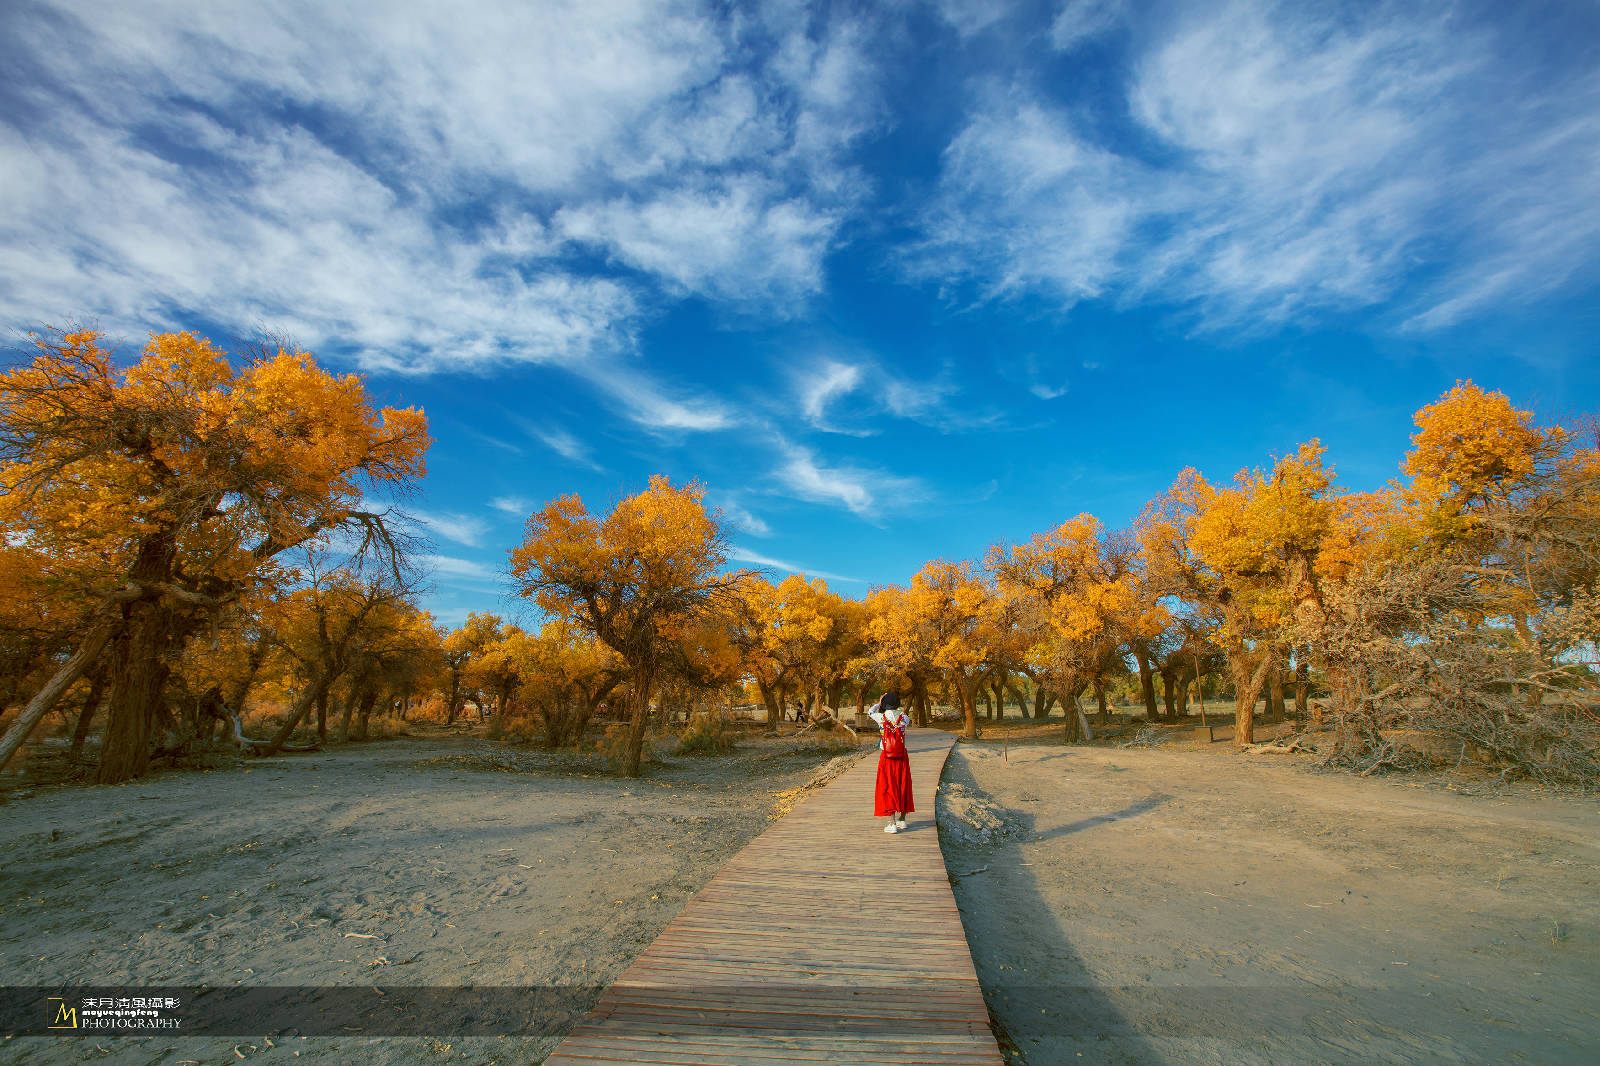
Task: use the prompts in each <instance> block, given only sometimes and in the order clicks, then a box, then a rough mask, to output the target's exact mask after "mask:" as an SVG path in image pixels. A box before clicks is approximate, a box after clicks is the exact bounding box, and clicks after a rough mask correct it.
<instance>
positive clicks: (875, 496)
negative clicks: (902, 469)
mask: <svg viewBox="0 0 1600 1066" xmlns="http://www.w3.org/2000/svg"><path fill="white" fill-rule="evenodd" d="M780 448H781V451H782V452H783V461H782V463H780V465H779V466H778V468H777V469H776V470H775V471H774V472H773V476H774V477H775V478H776V479H777V481H778V483H779V484H780V485H782V486H783V488H784V489H785V490H787V491H788V492H789V493H790V494H791V495H793V496H795V497H796V498H798V499H802V500H809V501H811V502H814V503H825V504H831V505H834V506H841V507H844V508H846V509H848V510H850V511H851V512H853V513H854V514H856V515H859V516H860V517H862V518H866V519H869V520H879V519H881V518H882V513H883V512H885V511H889V510H898V509H900V508H903V507H906V506H909V505H910V504H913V503H916V502H919V501H921V500H923V499H926V498H927V495H928V492H927V488H926V486H924V485H923V483H922V482H921V481H919V480H918V479H916V478H908V477H900V476H898V475H895V474H889V473H884V472H882V471H877V470H866V469H861V468H858V467H853V466H829V465H827V464H825V463H823V462H822V461H820V460H819V459H818V458H817V455H816V453H815V452H814V451H812V450H811V449H809V448H806V447H804V446H802V445H798V444H794V443H791V442H788V441H783V442H782V443H781V445H780Z"/></svg>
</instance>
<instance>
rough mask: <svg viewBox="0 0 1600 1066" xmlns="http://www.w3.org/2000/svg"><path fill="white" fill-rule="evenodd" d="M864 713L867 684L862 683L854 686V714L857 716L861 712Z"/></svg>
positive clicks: (865, 711) (865, 710)
mask: <svg viewBox="0 0 1600 1066" xmlns="http://www.w3.org/2000/svg"><path fill="white" fill-rule="evenodd" d="M866 713H867V686H866V685H864V684H862V685H857V686H856V714H857V715H858V716H859V715H863V714H866Z"/></svg>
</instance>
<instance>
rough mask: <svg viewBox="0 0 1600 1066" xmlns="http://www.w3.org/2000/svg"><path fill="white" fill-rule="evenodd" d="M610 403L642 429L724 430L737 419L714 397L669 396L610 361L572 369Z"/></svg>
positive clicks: (634, 371) (640, 375)
mask: <svg viewBox="0 0 1600 1066" xmlns="http://www.w3.org/2000/svg"><path fill="white" fill-rule="evenodd" d="M574 369H575V370H576V371H577V372H578V374H579V375H580V376H582V377H584V378H585V379H587V380H589V381H591V382H593V383H594V384H595V385H597V386H598V387H599V388H600V389H601V390H602V391H603V392H605V393H606V394H607V395H608V396H609V397H610V398H611V399H612V401H614V402H615V403H616V404H617V406H618V407H619V408H620V409H621V410H622V412H623V413H624V414H626V415H627V416H628V417H629V418H631V419H633V420H634V421H635V422H637V423H638V424H639V425H641V426H643V427H645V428H646V429H657V430H695V431H699V432H706V431H709V430H716V429H727V428H728V427H730V426H732V425H734V424H736V423H737V421H738V419H737V417H736V415H735V414H734V412H733V410H732V409H731V408H729V407H728V405H727V404H725V403H723V402H722V401H721V400H719V399H717V398H716V397H714V396H711V395H706V394H701V395H684V396H676V397H675V396H671V395H668V393H667V390H666V389H665V388H664V387H663V386H662V385H660V384H659V383H657V382H655V381H654V380H652V379H651V378H649V377H647V376H646V375H645V372H644V371H643V370H641V369H639V368H637V367H630V366H627V365H625V364H622V363H618V362H614V361H611V360H591V361H590V362H588V363H585V364H584V365H583V366H581V367H576V368H574Z"/></svg>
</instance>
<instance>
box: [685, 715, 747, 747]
mask: <svg viewBox="0 0 1600 1066" xmlns="http://www.w3.org/2000/svg"><path fill="white" fill-rule="evenodd" d="M734 739H735V738H734V731H733V730H732V729H731V728H729V726H728V720H727V718H726V717H724V716H723V715H721V714H717V713H713V712H711V711H696V712H694V713H693V714H691V715H690V716H689V724H688V725H686V726H684V727H683V732H681V733H679V734H678V751H679V752H682V753H685V754H701V755H725V754H727V753H728V752H730V751H732V750H733V747H734Z"/></svg>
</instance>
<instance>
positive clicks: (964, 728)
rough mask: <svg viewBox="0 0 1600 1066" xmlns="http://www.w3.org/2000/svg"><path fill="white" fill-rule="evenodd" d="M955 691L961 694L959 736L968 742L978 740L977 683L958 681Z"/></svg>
mask: <svg viewBox="0 0 1600 1066" xmlns="http://www.w3.org/2000/svg"><path fill="white" fill-rule="evenodd" d="M955 687H956V691H957V692H959V693H960V694H961V718H962V725H961V735H962V736H963V737H966V738H967V739H968V740H976V739H978V693H977V688H978V682H976V681H972V682H968V681H966V680H964V679H963V680H960V681H957V682H956V685H955Z"/></svg>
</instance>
